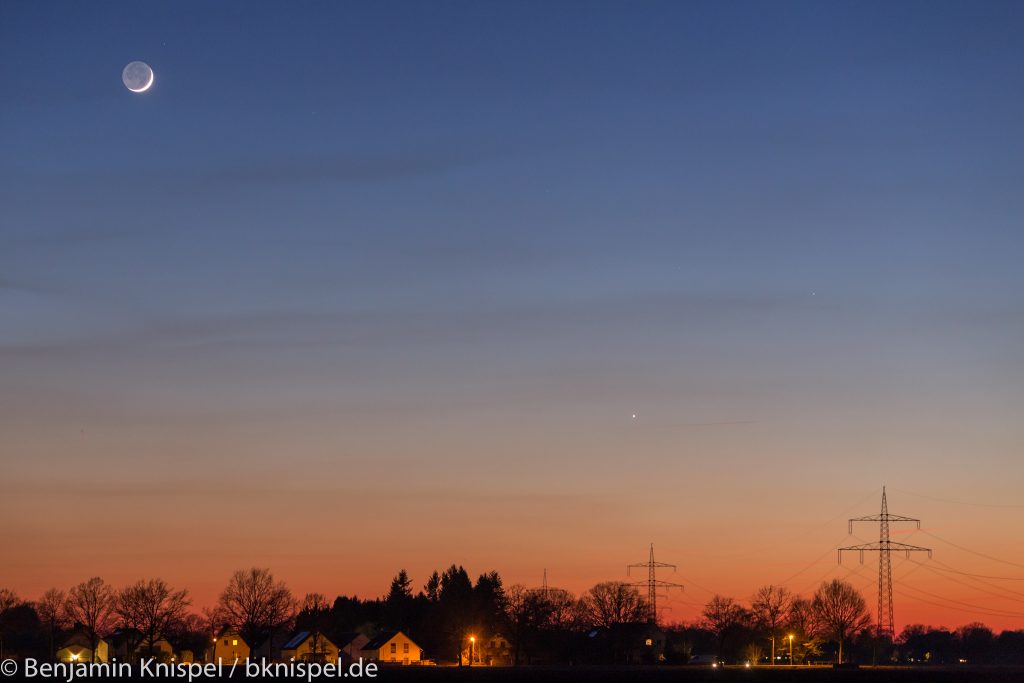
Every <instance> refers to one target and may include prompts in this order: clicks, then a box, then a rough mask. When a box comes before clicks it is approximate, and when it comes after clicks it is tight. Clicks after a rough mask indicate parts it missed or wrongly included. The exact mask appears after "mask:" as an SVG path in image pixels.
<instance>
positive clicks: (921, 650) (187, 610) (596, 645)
mask: <svg viewBox="0 0 1024 683" xmlns="http://www.w3.org/2000/svg"><path fill="white" fill-rule="evenodd" d="M192 607H193V604H192V600H191V598H190V596H189V592H188V591H187V590H185V589H178V588H174V587H172V586H169V585H168V584H167V583H166V582H164V581H163V580H162V579H159V578H156V579H143V580H140V581H137V582H135V583H133V584H130V585H127V586H124V587H121V588H115V587H113V586H111V585H110V584H108V583H106V582H105V581H104V580H103V579H101V578H99V577H93V578H90V579H88V580H86V581H83V582H82V583H80V584H78V585H76V586H73V587H71V588H70V589H67V590H63V589H58V588H53V589H50V590H48V591H46V592H45V593H43V595H42V596H40V597H39V598H38V599H37V600H35V601H25V600H21V599H20V598H19V597H18V596H17V595H16V594H15V593H14V592H13V591H11V590H8V589H0V655H2V656H4V657H9V656H22V657H26V656H33V657H36V658H40V659H47V658H53V657H54V655H55V653H56V651H57V649H58V648H59V647H60V644H61V643H62V642H63V640H64V639H65V638H66V637H67V636H68V634H69V633H70V632H72V631H78V632H80V633H83V634H84V635H85V636H86V637H87V639H88V641H89V643H90V645H91V648H92V649H93V651H94V652H95V651H96V648H97V646H98V643H99V640H100V639H101V638H104V637H107V636H109V635H110V634H112V633H115V632H116V633H118V634H119V635H120V637H121V638H122V639H123V642H124V644H125V646H126V651H127V652H128V653H132V654H131V655H129V656H131V657H153V656H158V654H159V652H158V648H157V643H158V641H160V640H166V641H167V642H169V643H170V644H171V645H172V646H173V648H174V649H175V651H178V652H181V651H185V650H188V651H190V652H193V653H194V656H195V657H196V658H197V659H198V658H201V657H202V656H203V653H204V652H205V650H206V649H207V647H208V645H209V643H210V641H211V637H212V636H215V635H216V634H217V633H219V632H220V631H221V630H222V629H224V628H229V629H232V630H234V631H235V632H237V633H238V634H239V635H241V636H242V638H244V639H245V641H246V642H247V643H249V644H250V645H256V644H258V643H260V642H261V641H264V640H266V639H267V638H268V637H270V636H271V635H272V634H273V633H275V632H279V631H282V630H290V629H302V630H308V631H310V632H311V633H313V634H314V635H313V638H314V640H313V643H312V648H313V651H314V653H315V652H316V651H317V648H318V643H317V639H319V638H327V639H334V638H336V637H338V636H340V634H342V633H351V632H359V633H363V634H365V635H367V636H368V637H373V636H374V635H376V634H377V633H378V632H380V631H383V630H401V631H403V632H405V633H406V634H408V635H409V636H410V637H411V638H412V639H413V640H415V641H416V642H417V643H418V644H419V645H420V646H421V647H422V648H423V650H424V656H425V657H429V658H432V659H435V660H438V661H452V662H454V661H458V662H461V661H462V656H461V655H462V652H463V650H464V648H465V647H466V644H467V638H468V636H469V635H470V634H476V635H477V636H479V637H481V638H487V637H491V636H495V635H499V634H500V635H502V636H504V637H505V639H507V641H508V642H509V644H510V647H511V660H512V663H513V664H537V663H616V662H627V661H634V662H635V661H650V662H652V663H654V662H668V663H686V662H687V661H689V660H690V659H691V658H692V657H694V656H697V655H704V656H709V655H710V656H713V657H714V658H715V659H716V660H718V661H724V662H737V663H739V662H750V663H751V664H769V663H777V664H778V663H781V664H804V663H812V662H829V661H835V662H843V661H860V662H868V663H872V662H873V663H889V662H901V663H921V664H949V663H956V662H960V661H964V660H966V661H970V662H972V663H1024V631H1004V632H1002V633H1001V634H998V635H997V634H995V633H994V632H993V631H992V630H991V629H988V628H987V627H985V626H984V625H982V624H979V623H973V624H969V625H967V626H964V627H961V628H959V629H957V630H952V631H951V630H947V629H943V628H932V627H926V626H923V625H912V626H907V627H906V628H905V629H904V630H903V632H902V633H901V634H900V635H899V636H898V637H897V638H896V639H895V640H893V639H891V638H888V637H885V636H882V635H879V634H878V632H877V629H876V627H875V625H874V624H873V623H872V619H871V616H870V613H869V611H868V609H867V605H866V603H865V600H864V598H863V596H862V595H861V594H860V593H859V592H858V591H857V590H856V589H855V588H854V587H853V586H852V585H851V584H849V583H847V582H845V581H841V580H838V579H836V580H832V581H827V582H824V583H822V584H821V586H820V587H819V588H818V589H817V590H816V591H815V592H814V594H813V595H811V596H809V597H803V596H799V595H793V594H791V593H790V592H789V591H788V590H787V589H786V588H784V587H781V586H774V585H767V586H763V587H761V588H760V589H758V590H757V591H756V593H755V594H754V595H752V596H751V597H750V599H749V600H748V601H747V602H746V603H741V602H739V601H737V600H735V599H733V598H731V597H726V596H721V595H714V596H713V597H712V598H711V599H710V600H708V602H707V603H706V604H704V606H703V609H702V611H701V616H700V618H699V619H697V620H696V621H695V622H693V623H689V624H687V623H675V624H670V625H665V626H662V627H660V628H659V627H657V625H652V624H649V623H646V622H647V621H648V619H649V614H650V611H649V608H648V605H647V603H646V600H645V599H644V598H643V597H642V596H641V594H640V593H639V592H638V591H637V589H636V588H635V587H634V586H631V585H629V584H626V583H623V582H616V581H609V582H602V583H598V584H597V585H595V586H593V587H592V588H590V589H589V590H588V591H586V592H584V593H582V594H581V595H574V594H573V593H571V592H569V591H567V590H564V589H560V588H544V589H536V588H527V587H525V586H523V585H519V584H516V585H512V586H508V587H506V586H505V585H504V582H503V581H502V578H501V576H500V575H499V573H498V572H496V571H489V572H484V573H481V574H479V575H478V576H477V577H476V579H475V580H473V579H472V578H471V576H470V574H469V573H468V572H467V571H466V569H465V568H464V567H462V566H458V565H454V564H453V565H451V566H450V567H448V568H447V569H445V570H443V571H440V572H439V571H435V572H433V573H432V574H431V575H430V576H429V577H428V578H427V580H426V582H425V583H424V584H423V586H422V588H420V589H419V590H415V589H414V584H413V581H412V579H411V578H410V576H409V575H408V573H407V572H406V571H405V570H404V569H402V570H400V571H399V572H398V573H397V574H396V575H395V576H394V578H393V579H392V580H391V584H390V587H389V589H388V591H387V593H386V594H385V595H384V596H383V597H380V598H371V599H360V598H359V597H357V596H351V597H350V596H345V595H341V596H338V597H336V598H335V599H334V600H333V601H331V600H329V599H328V598H327V597H326V596H325V595H323V594H320V593H309V594H306V595H305V596H303V597H302V598H301V599H300V598H298V597H297V596H296V595H294V594H293V593H292V591H291V590H290V589H289V588H288V587H287V585H286V584H285V583H284V582H283V581H281V580H279V579H277V578H275V577H274V575H273V574H272V573H271V572H270V571H269V570H267V569H262V568H251V569H246V570H238V571H236V572H234V573H233V574H232V575H231V577H230V578H229V580H228V582H227V585H226V586H225V588H224V589H223V591H222V592H221V594H220V596H219V599H218V600H217V602H216V604H215V605H214V606H212V607H209V608H205V609H202V610H199V611H195V610H193V609H192ZM652 629H654V631H652ZM655 631H656V632H657V633H660V634H661V635H660V636H657V638H658V647H657V648H647V649H645V648H643V647H642V646H641V644H640V643H638V641H637V638H642V639H643V643H644V644H648V645H649V644H650V642H651V634H652V633H653V632H655ZM638 653H639V654H638Z"/></svg>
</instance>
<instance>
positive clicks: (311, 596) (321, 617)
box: [300, 593, 331, 662]
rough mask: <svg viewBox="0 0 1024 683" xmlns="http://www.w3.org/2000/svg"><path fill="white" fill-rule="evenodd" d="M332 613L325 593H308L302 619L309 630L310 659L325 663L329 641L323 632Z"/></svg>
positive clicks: (301, 615)
mask: <svg viewBox="0 0 1024 683" xmlns="http://www.w3.org/2000/svg"><path fill="white" fill-rule="evenodd" d="M330 611H331V604H330V603H329V602H327V598H326V596H324V594H323V593H306V597H305V598H304V599H303V600H302V612H301V613H300V617H301V618H302V620H303V622H304V624H305V626H306V628H308V629H309V639H310V644H309V647H310V653H309V654H310V659H311V660H313V661H317V662H320V661H323V660H324V659H326V656H327V654H328V649H327V641H326V638H324V634H323V631H324V629H325V628H327V622H328V616H329V614H330Z"/></svg>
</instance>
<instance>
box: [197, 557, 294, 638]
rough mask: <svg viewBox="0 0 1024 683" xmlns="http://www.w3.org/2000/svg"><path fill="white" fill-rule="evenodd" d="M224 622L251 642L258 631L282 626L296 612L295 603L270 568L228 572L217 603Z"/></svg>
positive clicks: (288, 591) (289, 592) (257, 634)
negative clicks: (226, 583) (228, 578)
mask: <svg viewBox="0 0 1024 683" xmlns="http://www.w3.org/2000/svg"><path fill="white" fill-rule="evenodd" d="M217 607H218V611H219V612H220V613H221V615H222V616H223V619H224V621H225V623H226V624H227V625H229V626H231V627H233V628H235V629H237V630H238V632H239V634H241V636H242V638H244V639H245V640H246V642H249V643H254V642H256V639H257V637H258V636H259V634H260V632H262V631H265V630H269V629H273V628H277V627H280V626H284V625H285V624H287V623H288V622H289V621H291V620H292V618H293V617H294V616H295V612H296V610H297V608H298V603H297V602H296V600H295V598H294V597H292V593H291V591H290V590H288V587H287V586H285V584H284V582H283V581H275V580H274V575H273V574H271V573H270V570H269V569H259V568H256V567H253V568H252V569H239V570H238V571H236V572H235V573H234V574H232V575H231V579H230V580H229V581H228V585H227V587H226V588H225V589H224V592H223V593H221V595H220V600H219V601H218V603H217Z"/></svg>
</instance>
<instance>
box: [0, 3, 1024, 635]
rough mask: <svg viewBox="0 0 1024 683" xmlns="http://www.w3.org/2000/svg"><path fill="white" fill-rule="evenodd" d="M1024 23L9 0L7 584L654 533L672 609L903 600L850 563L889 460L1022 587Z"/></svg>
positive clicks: (430, 559)
mask: <svg viewBox="0 0 1024 683" xmlns="http://www.w3.org/2000/svg"><path fill="white" fill-rule="evenodd" d="M1022 31H1024V5H1021V4H1020V3H1013V2H1011V3H998V2H989V3H984V4H978V3H968V2H962V3H942V2H922V3H910V2H904V3H884V2H862V3H852V2H851V3H819V2H811V3H795V2H792V3H781V4H780V3H752V2H751V3H743V2H741V3H714V2H708V3H696V2H691V3H681V2H667V3H655V2H643V3H625V2H622V3H607V2H587V3H571V2H560V3H550V2H517V3H511V2H507V3H497V2H483V3H481V2H445V3H440V2H434V3H386V2H384V3H363V4H356V3H327V2H324V3H300V4H294V3H292V4H288V5H287V7H286V5H285V4H284V3H280V4H269V3H266V4H265V3H254V2H248V3H241V2H219V3H206V2H191V3H188V2H176V3H162V4H157V3H145V4H138V3H116V2H109V3H99V4H97V3H89V4H85V3H70V2H69V3H56V2H48V3H36V2H6V3H3V4H0V64H2V66H0V321H2V322H0V435H2V439H0V537H2V538H3V543H4V552H3V557H2V559H0V583H2V584H7V585H10V586H11V587H12V588H15V589H16V590H18V591H19V592H20V593H21V594H23V595H25V596H26V597H35V596H36V595H38V594H39V593H41V592H42V590H44V589H46V588H48V587H49V586H51V585H57V586H67V585H70V584H72V583H77V582H78V581H81V580H83V579H85V578H88V577H89V576H92V575H96V574H99V575H102V576H103V577H104V578H106V579H107V580H108V581H111V582H113V583H115V584H120V583H125V582H128V581H132V580H135V579H138V578H140V577H142V576H152V575H161V576H163V578H165V579H167V580H168V581H169V582H171V583H174V584H176V585H180V586H188V587H189V588H190V589H191V590H192V591H193V593H194V595H195V596H196V601H197V603H198V604H200V605H201V604H206V603H209V602H210V601H212V600H213V599H214V597H215V595H216V593H217V592H218V591H219V590H220V588H221V587H222V586H223V584H224V583H225V581H226V579H227V576H228V575H229V574H230V572H231V571H232V570H233V569H236V568H239V567H247V566H251V565H254V564H255V565H260V566H270V567H271V568H272V569H273V570H274V571H275V573H276V574H277V575H279V576H281V577H282V578H285V579H286V580H287V581H288V582H289V584H290V585H291V586H292V588H293V589H294V590H296V592H299V593H300V594H301V593H303V592H306V591H312V590H317V591H321V592H324V593H327V594H329V595H335V594H337V593H348V594H352V593H358V594H359V595H361V596H368V595H376V594H380V593H383V592H384V591H385V590H386V588H387V583H388V580H389V578H390V576H391V575H392V574H394V573H395V571H396V570H397V569H398V568H399V567H403V566H404V567H406V568H408V569H409V571H410V573H411V574H412V575H413V578H414V580H415V581H416V582H417V584H418V585H419V584H421V583H422V581H423V580H424V579H425V578H426V575H427V574H428V573H429V571H430V570H432V569H434V568H435V567H443V566H446V565H447V564H450V563H452V562H457V563H463V564H465V565H466V566H467V568H468V569H470V571H471V572H477V573H479V572H481V571H485V570H489V569H492V568H495V569H498V570H500V571H501V572H502V573H503V575H504V576H505V580H506V583H516V582H522V583H526V584H528V585H535V584H538V583H539V582H540V577H541V574H542V571H543V568H545V567H546V568H547V569H548V572H549V575H550V577H551V581H552V583H553V584H557V585H563V586H565V587H568V588H571V589H574V590H581V589H583V588H586V587H588V586H590V585H592V584H593V583H595V582H597V581H600V580H607V579H616V578H623V577H624V565H625V564H626V563H627V562H636V561H640V560H643V559H645V558H646V547H647V544H648V543H649V542H652V541H653V542H654V543H655V544H656V549H657V551H658V555H659V559H663V560H665V561H673V562H676V563H678V564H679V565H680V574H679V575H678V576H677V577H675V580H678V581H681V582H683V583H686V584H687V586H688V587H687V590H686V592H685V593H682V594H676V595H675V596H674V597H673V599H672V600H670V601H669V603H668V604H670V605H671V606H672V611H671V615H670V617H671V618H676V619H686V620H689V619H693V618H694V617H695V615H696V613H697V611H698V607H697V606H698V605H699V604H701V603H703V602H704V601H705V600H706V599H707V598H708V597H709V596H710V592H711V591H718V592H721V593H724V594H727V595H733V596H735V597H737V598H740V599H746V598H747V597H748V596H749V595H750V593H752V592H753V590H754V589H755V588H756V587H757V586H758V585H760V584H763V583H769V582H776V583H777V582H779V581H784V580H787V578H788V577H790V575H792V574H794V573H798V572H799V574H798V576H797V577H796V578H794V579H792V581H788V585H789V586H790V587H791V588H792V589H794V590H803V591H804V592H805V593H806V592H808V591H809V590H811V589H812V588H813V587H814V585H815V583H816V581H818V580H820V579H821V578H824V577H831V576H849V577H850V578H851V579H852V580H854V581H855V583H857V585H858V586H861V587H864V588H865V592H866V594H867V597H868V601H869V604H870V605H872V606H873V605H874V588H873V581H874V578H873V571H874V565H873V564H867V565H865V567H860V566H858V565H857V564H856V560H855V559H852V558H851V559H850V560H847V563H848V564H846V565H844V566H843V567H838V568H837V567H836V566H835V559H834V553H831V552H830V551H831V549H833V548H835V547H836V546H837V545H840V544H852V543H858V542H861V540H858V538H849V537H847V536H846V535H845V531H846V524H845V518H846V517H850V516H856V515H864V514H871V513H873V512H876V511H877V507H878V499H879V496H880V492H881V486H882V485H883V484H887V485H888V486H889V491H890V509H891V510H892V511H893V512H897V513H900V514H904V515H910V516H918V517H921V518H922V519H923V520H924V528H925V530H926V533H918V534H914V535H908V536H901V537H900V540H904V541H906V542H911V543H917V544H919V545H927V546H931V547H933V548H934V549H935V551H936V556H935V557H936V559H937V560H941V561H942V562H945V563H947V566H948V567H952V568H954V569H956V570H960V571H966V572H972V573H979V574H983V575H996V576H1005V577H1021V576H1024V539H1022V537H1021V535H1020V533H1019V529H1020V528H1021V524H1022V523H1024V499H1022V497H1021V491H1020V482H1021V481H1022V480H1024V460H1022V458H1021V455H1022V446H1024V426H1022V425H1024V419H1022V413H1024V267H1022V266H1021V258H1022V252H1024V232H1022V227H1021V226H1022V225H1024V193H1021V186H1022V181H1024V178H1022V176H1024V173H1022V163H1024V89H1022V77H1021V74H1022V73H1024V43H1022V42H1021V40H1020V36H1021V34H1022ZM136 59H139V60H144V61H146V62H148V63H149V64H150V65H152V67H153V68H154V70H155V72H156V81H155V85H154V86H153V88H152V89H151V90H150V91H149V92H147V93H144V94H141V95H133V94H132V93H130V92H128V91H127V90H126V89H125V88H124V87H123V85H122V84H121V82H120V73H121V69H122V68H123V66H124V65H125V64H126V63H128V62H129V61H132V60H136ZM634 414H635V416H636V417H635V418H634V417H633V416H634ZM1000 506H1003V507H1000ZM857 533H858V536H859V538H860V539H864V540H870V539H871V536H872V534H875V535H876V536H877V530H876V529H872V528H871V527H869V526H866V527H865V528H863V529H859V530H858V531H857ZM930 534H934V536H930ZM908 539H909V540H908ZM950 542H952V543H956V544H958V545H960V546H963V547H965V548H969V549H971V550H974V551H976V552H980V553H984V554H986V555H989V556H992V557H995V558H999V559H1001V560H1004V561H1006V562H1013V563H1017V565H1018V566H1012V565H1008V564H1005V563H1000V562H996V561H994V560H988V559H985V558H982V557H980V556H977V555H974V554H971V553H969V552H967V551H965V550H962V549H958V548H957V547H955V546H953V545H950ZM816 557H817V558H818V560H814V558H816ZM872 562H873V560H872ZM896 562H897V570H896V575H897V578H898V579H899V578H900V577H902V576H904V575H907V577H908V578H907V580H906V583H905V584H902V583H901V584H900V585H898V587H897V591H901V590H902V591H905V593H903V594H901V593H899V592H898V593H897V598H896V600H897V604H896V618H897V628H900V627H901V626H902V624H904V623H906V622H907V621H909V620H917V621H926V622H930V623H933V624H936V625H938V624H946V625H956V624H960V623H966V622H969V621H973V620H982V621H985V622H987V623H989V624H990V625H993V626H997V627H1015V628H1021V627H1024V604H1022V603H1024V593H1021V592H1020V589H1021V586H1020V583H1019V582H1017V583H1013V582H1002V583H1000V582H999V581H995V584H994V585H995V586H996V588H991V587H989V588H987V589H986V588H984V586H979V584H977V583H975V582H974V581H973V580H972V579H971V578H969V577H963V576H961V575H951V574H949V573H948V571H944V570H942V569H936V568H933V566H932V565H929V566H927V567H923V568H922V567H918V566H916V565H913V564H910V563H903V561H902V560H897V561H896ZM910 572H913V577H912V578H910V577H909V573H910ZM951 576H953V577H954V578H955V577H956V576H959V578H957V579H956V580H957V581H959V583H957V582H953V581H951V580H950V578H949V577H951ZM666 578H668V577H666ZM904 585H905V586H906V587H905V588H904V587H902V586H904ZM996 589H998V592H995V591H996ZM1006 589H1011V590H1012V591H1016V592H1010V593H1007V592H1006ZM915 590H924V591H927V593H918V592H913V591H915ZM986 591H988V593H986ZM1014 595H1015V596H1017V597H1012V596H1014ZM982 610H984V611H982ZM1004 612H1005V614H1003V613H1004Z"/></svg>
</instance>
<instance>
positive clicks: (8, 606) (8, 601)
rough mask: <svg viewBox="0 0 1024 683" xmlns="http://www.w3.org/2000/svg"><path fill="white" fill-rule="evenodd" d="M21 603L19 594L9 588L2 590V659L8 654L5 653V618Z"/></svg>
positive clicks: (0, 596) (0, 602) (0, 640)
mask: <svg viewBox="0 0 1024 683" xmlns="http://www.w3.org/2000/svg"><path fill="white" fill-rule="evenodd" d="M19 602H21V601H20V600H19V599H18V594H17V593H15V592H14V591H12V590H10V589H9V588H0V657H3V656H4V655H5V654H6V653H5V652H4V631H3V618H4V615H5V614H7V612H8V611H10V610H12V609H14V607H16V606H17V604H18V603H19Z"/></svg>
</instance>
